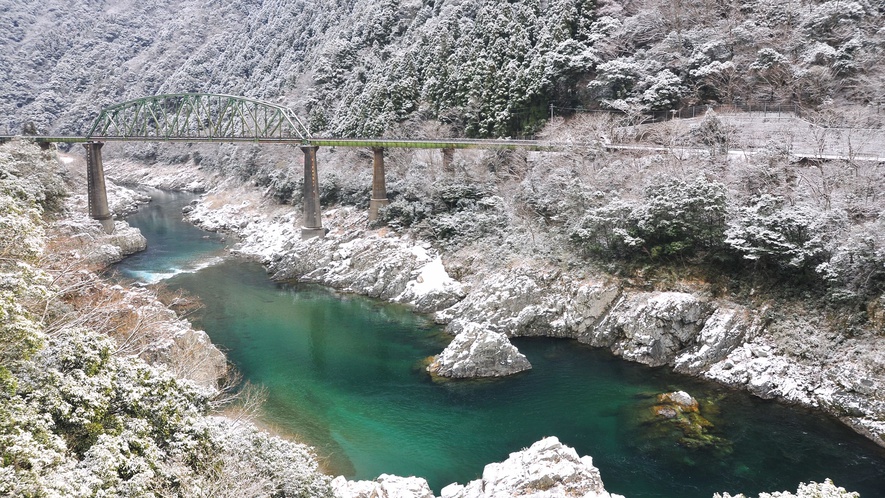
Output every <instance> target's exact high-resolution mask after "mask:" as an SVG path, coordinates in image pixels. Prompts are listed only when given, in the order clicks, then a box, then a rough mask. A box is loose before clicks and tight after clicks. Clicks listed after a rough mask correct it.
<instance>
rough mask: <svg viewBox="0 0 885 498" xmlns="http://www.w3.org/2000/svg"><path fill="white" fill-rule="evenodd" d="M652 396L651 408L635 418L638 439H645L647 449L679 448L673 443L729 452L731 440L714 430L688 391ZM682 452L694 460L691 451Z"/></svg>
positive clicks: (659, 450) (685, 459) (678, 445)
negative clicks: (639, 436)
mask: <svg viewBox="0 0 885 498" xmlns="http://www.w3.org/2000/svg"><path fill="white" fill-rule="evenodd" d="M654 400H655V401H654V404H653V405H652V406H651V407H650V409H648V410H642V411H640V414H641V415H640V416H639V420H638V422H639V423H638V428H639V430H640V433H641V438H640V439H641V440H643V441H645V442H646V449H647V450H650V451H654V452H656V453H659V452H661V451H679V450H676V447H681V448H686V449H690V450H698V449H707V450H713V451H715V452H717V453H719V454H727V453H730V452H731V443H730V442H729V441H728V440H727V439H724V438H722V437H719V436H717V435H715V434H714V432H715V427H714V425H713V423H712V422H711V421H710V420H708V419H707V418H706V417H705V416H704V414H702V413H701V404H700V403H698V400H696V399H695V398H694V397H692V396H691V395H690V394H688V393H687V392H685V391H673V392H668V393H663V394H658V395H657V396H655V397H654ZM674 443H675V446H674ZM682 451H684V450H682ZM682 456H683V458H679V460H681V461H684V462H687V463H689V464H691V463H693V460H694V459H693V458H692V457H691V455H690V454H685V455H682Z"/></svg>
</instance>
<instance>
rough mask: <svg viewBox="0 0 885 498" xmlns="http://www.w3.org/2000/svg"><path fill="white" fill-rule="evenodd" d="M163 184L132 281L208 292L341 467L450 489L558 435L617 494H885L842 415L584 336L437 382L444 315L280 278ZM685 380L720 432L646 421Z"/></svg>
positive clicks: (201, 320)
mask: <svg viewBox="0 0 885 498" xmlns="http://www.w3.org/2000/svg"><path fill="white" fill-rule="evenodd" d="M151 194H152V195H153V196H154V201H153V202H152V203H151V204H149V205H147V206H144V207H143V208H142V209H141V210H140V211H139V212H138V213H137V214H135V215H132V216H130V217H129V218H128V219H129V222H130V223H131V224H132V225H134V226H136V227H138V228H140V229H141V230H142V231H143V233H144V234H145V236H146V237H147V239H148V243H149V249H148V250H147V251H145V252H143V253H141V254H138V255H135V256H132V257H129V258H127V259H126V260H124V261H123V262H122V263H120V264H119V265H118V267H117V270H118V271H119V273H120V275H122V276H123V277H125V278H132V279H135V280H140V281H142V282H147V283H152V282H156V281H160V280H162V281H163V282H164V284H165V285H167V286H169V287H171V288H173V289H184V290H186V291H187V292H189V293H191V294H193V295H195V296H197V297H198V298H199V299H200V301H201V302H202V304H203V307H202V309H201V310H200V311H199V312H198V313H197V314H196V315H195V316H194V317H192V321H194V323H195V325H196V326H197V327H200V328H203V329H204V330H206V331H207V332H208V333H209V335H210V336H211V337H212V340H213V341H214V342H215V344H217V345H218V346H219V347H221V348H222V349H223V350H225V352H226V353H227V354H228V357H229V358H230V360H231V361H232V362H233V363H234V364H235V365H236V367H237V368H238V369H239V370H240V371H241V372H242V374H243V377H244V379H246V380H248V381H250V382H252V383H254V384H259V385H262V386H265V387H266V388H267V392H268V400H267V402H266V404H265V409H264V415H263V417H264V420H263V422H264V423H266V424H267V425H268V426H270V427H273V428H274V429H275V430H277V431H278V432H280V433H282V434H286V435H290V436H292V437H294V438H296V439H297V440H299V441H303V442H306V443H309V444H311V445H313V446H314V447H315V448H316V451H317V454H318V456H319V457H320V458H321V461H322V462H323V465H324V467H325V468H326V469H328V471H329V472H331V473H335V474H344V475H346V476H348V477H349V478H358V479H373V478H375V477H377V476H378V475H379V474H382V473H391V474H398V475H404V476H408V475H417V476H422V477H424V478H426V479H427V480H428V482H429V483H430V485H431V487H432V488H433V489H434V491H435V492H436V493H439V490H440V489H441V488H442V487H443V486H444V485H446V484H448V483H451V482H460V483H465V482H467V481H468V480H471V479H475V478H477V477H478V476H480V475H481V473H482V469H483V467H484V466H485V465H486V464H488V463H490V462H496V461H502V460H504V459H506V458H507V455H508V454H509V453H510V452H513V451H517V450H519V449H521V448H524V447H527V446H529V445H531V444H532V443H533V442H535V441H537V440H538V439H540V438H542V437H544V436H548V435H555V436H557V437H558V438H559V439H560V440H561V441H562V442H563V443H565V444H568V445H570V446H573V447H575V448H576V449H577V451H578V453H579V454H581V455H591V456H592V457H593V462H594V464H595V465H596V466H597V467H599V469H600V472H601V473H602V478H603V481H604V482H605V485H606V488H607V489H608V490H609V491H611V492H615V493H620V494H623V495H625V496H626V497H627V498H639V497H664V498H690V497H711V496H712V495H713V493H714V492H721V491H728V492H731V493H737V492H745V493H748V494H749V493H753V494H754V496H755V494H756V493H758V492H760V491H778V490H795V489H796V486H797V485H798V483H799V482H802V481H806V482H807V481H811V480H815V481H822V480H823V479H825V478H827V477H829V478H832V479H833V480H834V481H835V482H836V483H837V484H839V485H840V486H844V487H846V488H847V489H850V490H855V491H859V492H861V495H862V496H864V497H870V498H876V497H882V496H885V450H883V449H882V448H880V447H878V446H876V445H875V444H873V443H872V442H870V441H868V440H866V439H864V438H863V437H861V436H859V435H857V434H855V433H853V432H852V431H850V430H849V429H847V428H846V427H844V426H843V425H842V424H840V423H839V422H838V421H836V420H833V419H831V418H828V417H826V416H824V415H821V414H819V413H812V412H809V411H807V410H803V409H799V408H795V407H788V406H784V405H782V404H779V403H775V402H771V401H764V400H760V399H757V398H755V397H752V396H750V395H748V394H746V393H743V392H736V391H732V390H728V389H724V388H721V387H718V386H716V385H712V384H709V383H705V382H701V381H699V380H696V379H693V378H691V377H686V376H681V375H676V374H673V373H672V372H670V371H668V369H666V368H648V367H645V366H641V365H637V364H633V363H629V362H626V361H623V360H620V359H618V358H615V357H614V356H612V355H611V354H610V353H608V352H606V351H600V350H594V349H591V348H588V347H584V346H582V345H580V344H577V343H576V342H574V341H565V340H553V339H517V340H514V344H516V346H517V347H519V349H520V350H521V351H523V352H524V353H525V354H526V356H528V358H529V360H530V361H531V363H532V365H533V366H534V368H533V369H532V370H530V371H528V372H525V373H523V374H520V375H516V376H513V377H511V378H507V379H500V380H490V381H459V382H434V381H433V380H432V379H431V378H430V377H429V376H428V375H427V374H426V373H424V372H423V369H422V366H421V365H422V361H423V360H424V359H425V358H426V357H428V356H430V355H433V354H436V353H439V352H440V351H441V350H442V349H443V348H444V347H445V345H446V343H447V341H448V340H449V338H447V337H446V336H445V335H444V334H443V333H442V329H441V327H440V326H438V325H435V324H434V323H433V322H432V321H431V320H430V319H429V318H428V317H425V316H420V315H416V314H414V313H412V312H410V311H409V309H407V308H404V307H401V306H393V305H390V304H386V303H382V302H378V301H374V300H371V299H367V298H363V297H359V296H354V295H348V294H342V293H339V292H335V291H332V290H328V289H325V288H322V287H317V286H312V285H300V284H279V283H274V282H272V281H270V280H269V279H268V277H267V275H266V274H265V272H264V270H263V268H262V267H261V266H260V265H258V264H256V263H252V262H247V261H243V260H240V259H236V258H233V257H224V256H223V255H224V249H225V247H224V242H223V241H222V240H221V238H220V237H218V236H217V235H214V234H209V233H207V232H203V231H200V230H198V229H196V228H194V227H192V226H190V225H188V224H186V223H183V222H182V221H181V208H182V207H183V206H184V205H186V204H187V203H188V202H190V201H191V200H192V199H193V198H194V197H193V196H192V195H187V194H169V193H162V192H158V191H153V192H151ZM673 390H685V391H687V392H689V393H691V394H692V395H694V396H695V397H696V398H698V399H700V400H703V401H704V404H703V407H704V412H703V414H704V416H705V417H706V418H708V419H709V420H710V421H711V422H712V423H713V424H714V428H713V429H712V432H711V434H712V435H714V436H715V437H717V438H721V439H719V440H718V441H720V444H717V445H714V446H713V447H707V448H705V449H692V448H689V447H687V446H686V445H685V444H679V443H678V442H677V436H678V431H674V429H673V428H672V427H670V428H668V427H661V426H659V425H656V424H650V423H648V414H649V413H650V410H651V408H650V406H651V405H652V404H653V401H654V395H655V394H657V393H662V392H667V391H673ZM708 402H709V404H708Z"/></svg>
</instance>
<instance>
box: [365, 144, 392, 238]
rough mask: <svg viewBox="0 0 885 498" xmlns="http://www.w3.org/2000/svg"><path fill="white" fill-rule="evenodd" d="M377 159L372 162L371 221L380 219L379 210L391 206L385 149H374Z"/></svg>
mask: <svg viewBox="0 0 885 498" xmlns="http://www.w3.org/2000/svg"><path fill="white" fill-rule="evenodd" d="M372 152H373V153H374V154H375V158H374V160H373V162H372V198H371V199H369V221H375V220H377V219H378V210H379V209H381V207H383V206H386V205H388V204H390V200H389V199H388V198H387V185H386V184H385V183H384V149H383V148H382V147H373V148H372Z"/></svg>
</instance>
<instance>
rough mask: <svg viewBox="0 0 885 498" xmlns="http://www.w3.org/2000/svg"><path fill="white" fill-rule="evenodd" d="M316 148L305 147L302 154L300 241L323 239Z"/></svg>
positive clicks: (313, 146) (314, 146) (312, 146)
mask: <svg viewBox="0 0 885 498" xmlns="http://www.w3.org/2000/svg"><path fill="white" fill-rule="evenodd" d="M317 149H319V147H317V146H316V145H305V146H303V147H301V151H302V152H304V224H303V225H302V226H301V240H307V239H311V238H313V237H323V236H325V235H326V231H325V230H323V218H322V211H321V209H320V182H319V177H318V176H317Z"/></svg>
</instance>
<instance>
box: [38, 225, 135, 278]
mask: <svg viewBox="0 0 885 498" xmlns="http://www.w3.org/2000/svg"><path fill="white" fill-rule="evenodd" d="M50 232H51V233H52V237H53V239H55V240H56V241H58V243H59V244H60V245H61V246H62V247H63V248H62V249H61V250H60V251H58V252H61V253H66V255H67V256H70V257H73V258H75V259H78V260H80V261H81V262H82V263H84V264H86V265H87V266H95V267H105V266H107V265H110V264H112V263H116V262H117V261H120V260H121V259H123V258H124V257H126V256H128V255H129V254H134V253H136V252H138V251H143V250H144V249H145V248H146V247H147V240H146V239H145V238H144V236H143V235H142V234H141V232H140V231H139V230H138V229H137V228H132V227H131V226H129V224H128V223H126V222H125V221H117V222H115V223H114V233H112V234H107V233H105V231H104V229H103V228H102V226H101V224H100V223H99V222H98V221H95V220H92V219H89V218H87V217H86V216H85V215H83V214H79V213H77V214H71V215H70V216H69V217H68V218H65V219H61V220H59V221H57V222H55V223H53V224H52V226H51V227H50Z"/></svg>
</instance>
